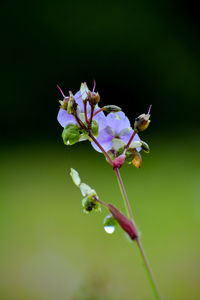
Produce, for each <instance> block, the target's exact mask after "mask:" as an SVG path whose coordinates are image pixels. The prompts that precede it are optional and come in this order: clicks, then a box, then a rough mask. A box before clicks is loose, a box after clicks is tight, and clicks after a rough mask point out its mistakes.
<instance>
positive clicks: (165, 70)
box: [0, 0, 200, 300]
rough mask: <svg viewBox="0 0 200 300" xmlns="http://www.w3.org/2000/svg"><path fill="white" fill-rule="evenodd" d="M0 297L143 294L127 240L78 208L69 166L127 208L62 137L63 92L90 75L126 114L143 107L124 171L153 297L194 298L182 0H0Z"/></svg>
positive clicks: (195, 164)
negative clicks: (153, 282)
mask: <svg viewBox="0 0 200 300" xmlns="http://www.w3.org/2000/svg"><path fill="white" fill-rule="evenodd" d="M1 8H2V12H3V14H2V17H1V22H2V26H1V27H2V28H3V29H4V32H3V33H2V41H3V43H2V44H3V46H2V50H3V55H2V61H1V63H2V68H1V69H2V76H1V85H2V88H1V98H2V101H1V112H0V113H1V115H0V126H1V148H0V166H1V174H0V177H1V181H0V182H1V193H0V198H1V201H0V207H1V209H0V278H1V280H0V299H2V300H24V299H26V300H29V299H30V300H45V299H48V300H55V299H59V300H66V299H69V300H100V299H106V300H107V299H111V300H112V299H114V300H115V299H116V300H118V299H128V300H129V299H135V300H150V299H154V298H153V295H152V291H151V289H150V286H149V282H148V280H147V278H146V274H145V271H144V269H143V266H142V262H141V259H140V256H139V253H138V250H137V248H136V246H135V245H134V243H131V242H129V241H128V240H127V239H126V237H125V236H124V234H123V232H122V230H121V229H120V228H118V229H117V230H116V232H115V233H114V234H113V235H108V234H106V233H105V231H104V230H103V225H102V221H103V218H104V216H106V214H107V211H105V210H103V211H102V213H101V214H96V215H95V214H93V215H89V216H87V215H84V214H83V213H82V211H81V195H80V192H79V191H78V189H77V188H76V187H75V186H74V185H73V183H72V181H71V179H70V177H69V169H70V167H73V168H75V169H77V170H78V171H79V173H80V175H81V177H82V179H83V181H85V182H86V183H88V184H90V185H91V186H92V187H93V188H95V189H96V191H97V192H98V194H99V196H100V197H101V198H102V200H104V201H107V202H110V201H112V202H113V203H114V204H115V205H116V206H118V207H119V208H120V209H121V210H124V207H123V202H122V200H121V197H120V193H119V190H118V185H117V181H116V178H115V176H114V174H113V172H112V170H111V168H109V166H108V164H107V163H106V162H105V161H104V157H103V156H102V155H100V154H99V153H96V152H95V151H94V149H93V148H91V147H90V145H89V143H82V144H77V145H75V146H73V147H66V146H64V145H63V142H62V139H61V132H62V128H61V127H60V125H59V124H58V123H57V121H56V117H57V112H58V101H57V100H59V99H60V98H61V96H60V94H59V91H58V90H57V88H56V84H59V85H60V86H61V87H62V89H63V91H64V92H65V93H66V94H67V92H68V90H72V91H73V92H76V91H78V89H79V87H80V83H81V82H82V81H87V83H88V85H89V87H90V88H91V87H92V85H93V79H95V80H96V82H97V91H99V93H100V95H101V104H102V105H105V104H116V105H118V106H121V107H122V108H123V110H124V111H125V112H126V114H127V116H128V117H129V118H130V120H132V121H133V120H134V118H135V117H136V116H137V115H139V114H140V113H143V112H146V111H147V108H148V105H149V104H153V107H152V122H151V126H150V128H149V129H148V131H146V132H145V133H143V134H141V137H142V139H144V140H145V141H147V142H148V143H149V145H150V147H151V153H150V154H149V155H145V154H143V165H142V168H141V169H140V170H137V169H135V168H133V167H129V166H124V167H123V169H122V171H121V173H122V176H123V179H124V181H125V186H126V188H127V193H128V196H129V198H130V201H131V205H132V207H133V210H134V214H135V219H136V222H137V224H138V226H139V229H140V231H141V234H142V241H143V244H144V247H145V249H146V252H147V254H148V257H149V259H150V262H151V265H152V267H153V270H154V273H155V275H156V277H157V280H158V284H159V286H160V289H161V292H162V294H163V298H164V299H170V300H171V299H172V300H186V299H194V300H196V299H199V298H200V286H199V279H200V276H199V275H200V272H199V268H200V261H199V251H200V239H199V235H200V230H199V226H200V201H199V199H200V185H199V182H200V159H199V153H200V134H199V129H200V124H199V110H200V101H199V96H200V84H199V80H200V71H199V69H200V68H199V67H200V58H199V49H200V47H199V46H200V45H199V42H200V41H199V31H200V30H199V29H200V27H199V16H198V10H197V9H196V8H195V7H194V5H193V4H191V3H189V1H188V2H187V1H186V2H184V3H183V2H181V1H173V2H172V1H163V2H162V3H160V2H157V1H152V2H149V1H146V2H145V1H142V2H140V3H138V2H136V1H131V2H128V1H123V2H119V1H115V2H111V1H107V2H106V1H105V2H104V1H101V2H94V1H91V2H88V1H87V2H83V1H80V2H78V1H72V2H68V1H56V2H55V1H51V0H50V1H44V0H42V1H33V2H25V1H7V2H5V1H3V2H2V4H1Z"/></svg>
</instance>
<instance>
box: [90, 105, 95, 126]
mask: <svg viewBox="0 0 200 300" xmlns="http://www.w3.org/2000/svg"><path fill="white" fill-rule="evenodd" d="M93 114H94V106H91V115H90V121H89V124H90V126H91V124H92V118H93V116H94V115H93Z"/></svg>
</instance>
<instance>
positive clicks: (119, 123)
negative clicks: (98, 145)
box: [107, 111, 130, 134]
mask: <svg viewBox="0 0 200 300" xmlns="http://www.w3.org/2000/svg"><path fill="white" fill-rule="evenodd" d="M107 124H108V125H109V126H111V127H112V128H113V129H114V130H115V131H116V133H117V134H119V133H120V131H121V130H122V129H124V128H129V127H130V122H129V119H128V118H127V117H126V115H125V113H123V112H122V111H119V112H117V113H109V114H108V115H107Z"/></svg>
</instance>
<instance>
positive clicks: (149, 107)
mask: <svg viewBox="0 0 200 300" xmlns="http://www.w3.org/2000/svg"><path fill="white" fill-rule="evenodd" d="M151 108H152V104H151V105H150V106H149V110H148V113H147V115H149V114H150V111H151Z"/></svg>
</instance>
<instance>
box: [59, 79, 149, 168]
mask: <svg viewBox="0 0 200 300" xmlns="http://www.w3.org/2000/svg"><path fill="white" fill-rule="evenodd" d="M59 89H60V88H59ZM60 91H61V93H62V95H63V100H62V101H60V104H61V106H60V110H59V113H58V122H59V123H60V124H61V126H62V127H63V128H64V130H63V134H62V137H63V141H64V143H65V144H66V145H73V144H75V143H77V142H80V141H84V140H89V141H90V142H91V145H92V147H93V148H94V149H95V150H96V151H98V152H103V153H104V155H105V156H106V158H107V161H108V162H109V163H110V164H111V166H112V167H113V168H115V167H121V166H122V165H123V163H124V162H127V163H129V164H131V163H132V164H133V165H135V166H136V167H140V166H141V162H142V158H141V155H140V154H139V152H140V150H141V149H144V150H145V149H146V148H148V145H147V144H146V143H144V142H143V141H141V140H140V138H139V136H138V134H137V132H138V131H143V130H145V129H146V128H147V127H148V125H149V122H150V120H149V117H150V111H149V112H148V114H142V115H140V116H139V117H137V118H136V119H135V123H134V127H133V128H134V129H133V128H132V127H131V124H130V121H129V119H128V118H127V117H126V115H125V114H124V112H122V111H121V108H119V107H118V106H115V105H107V106H104V107H102V108H100V107H99V102H100V96H99V94H98V93H97V92H95V84H94V88H93V90H92V91H90V90H89V89H88V87H87V84H86V83H82V84H81V87H80V90H79V91H78V92H77V93H76V94H75V95H73V94H72V92H69V96H68V97H66V96H65V95H64V93H63V92H62V90H61V89H60ZM105 113H107V115H105ZM144 145H145V146H144ZM148 149H149V148H148ZM146 152H148V151H146Z"/></svg>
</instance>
